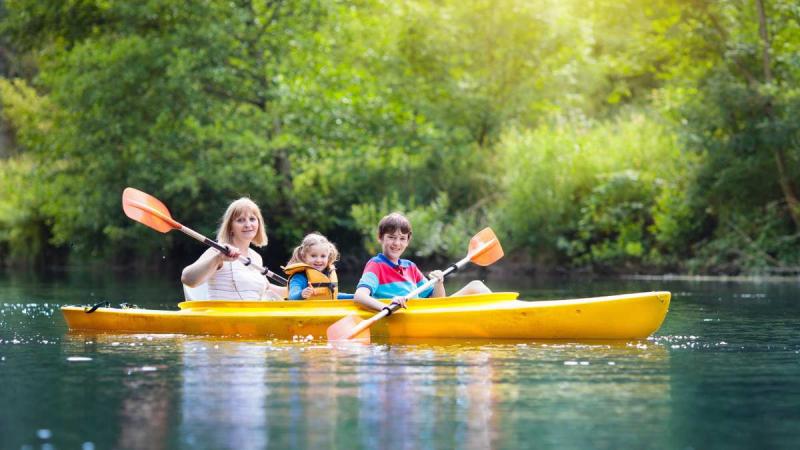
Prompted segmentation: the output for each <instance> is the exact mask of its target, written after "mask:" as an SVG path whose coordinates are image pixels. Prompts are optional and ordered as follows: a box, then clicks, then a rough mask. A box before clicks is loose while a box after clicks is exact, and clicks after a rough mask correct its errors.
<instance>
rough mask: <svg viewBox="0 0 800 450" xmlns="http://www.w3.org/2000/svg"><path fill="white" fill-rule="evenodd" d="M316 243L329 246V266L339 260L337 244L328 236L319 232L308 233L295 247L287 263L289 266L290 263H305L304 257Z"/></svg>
mask: <svg viewBox="0 0 800 450" xmlns="http://www.w3.org/2000/svg"><path fill="white" fill-rule="evenodd" d="M315 245H322V246H327V247H328V250H329V251H330V253H329V254H328V264H327V266H328V267H329V268H332V267H333V263H335V262H336V261H338V260H339V251H338V250H336V246H335V245H333V243H332V242H331V241H329V240H328V238H326V237H325V236H323V235H321V234H319V233H310V234H307V235H306V237H304V238H303V242H301V243H300V245H298V246H297V247H295V248H294V251H293V252H292V257H291V258H289V262H288V263H286V265H287V266H288V265H290V264H296V263H305V261H303V257H304V256H305V254H306V252H307V251H308V249H309V248H311V247H313V246H315Z"/></svg>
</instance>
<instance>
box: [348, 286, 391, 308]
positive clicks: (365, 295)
mask: <svg viewBox="0 0 800 450" xmlns="http://www.w3.org/2000/svg"><path fill="white" fill-rule="evenodd" d="M353 300H355V302H356V303H358V304H360V305H363V306H365V307H367V308H369V309H373V310H375V311H380V310H382V309H383V307H384V306H386V305H385V304H383V303H381V302H379V301H378V300H376V299H374V298H373V297H372V295H370V290H369V288H367V287H363V286H362V287H360V288H358V289H356V292H355V294H353Z"/></svg>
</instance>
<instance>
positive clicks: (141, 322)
mask: <svg viewBox="0 0 800 450" xmlns="http://www.w3.org/2000/svg"><path fill="white" fill-rule="evenodd" d="M517 296H518V294H517V293H514V292H501V293H492V294H480V295H468V296H463V297H457V298H455V297H448V298H442V299H412V300H410V301H409V302H408V309H405V310H402V311H400V312H398V313H395V314H393V315H392V316H391V317H387V318H384V319H382V320H379V321H378V322H376V323H375V324H374V325H373V326H372V327H371V328H370V332H371V335H372V336H373V337H385V338H388V339H391V338H431V339H449V338H458V339H469V338H488V339H585V340H596V339H599V340H604V339H608V340H622V339H641V338H645V337H647V336H649V335H651V334H652V333H654V332H655V331H656V330H658V328H659V327H660V326H661V324H662V322H663V321H664V318H665V316H666V314H667V311H668V308H669V303H670V297H671V294H670V293H669V292H643V293H635V294H624V295H614V296H607V297H594V298H584V299H573V300H552V301H523V300H517ZM179 307H180V310H178V311H161V310H149V309H138V308H132V309H117V308H98V309H97V310H96V311H94V312H92V313H87V312H86V309H85V308H84V307H80V306H65V307H62V308H61V311H62V313H63V315H64V319H65V320H66V323H67V326H68V327H69V329H70V330H74V331H94V332H105V333H153V334H162V333H167V334H194V335H214V336H231V337H247V338H253V337H258V338H278V339H291V338H293V337H298V336H299V337H303V338H306V337H308V336H311V337H312V338H314V339H323V338H324V337H325V335H326V330H327V328H328V327H329V326H331V325H332V324H333V323H334V322H336V321H337V320H339V319H341V318H343V317H345V316H348V315H351V314H356V315H358V316H359V317H361V318H364V319H366V318H369V317H371V316H372V315H374V314H375V312H373V311H366V310H364V309H362V308H360V307H359V306H357V305H356V304H355V303H354V302H351V301H341V300H319V301H284V302H242V301H225V300H206V301H189V302H183V303H181V304H180V305H179Z"/></svg>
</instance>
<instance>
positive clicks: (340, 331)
mask: <svg viewBox="0 0 800 450" xmlns="http://www.w3.org/2000/svg"><path fill="white" fill-rule="evenodd" d="M363 321H364V319H362V318H360V317H358V316H357V315H355V314H351V315H349V316H347V317H343V318H341V319H339V320H337V321H336V323H334V324H333V325H331V326H329V327H328V340H329V341H343V340H348V341H358V342H363V343H365V344H369V342H370V333H369V327H367V328H365V329H364V331H362V332H361V333H358V334H357V335H355V336H353V337H351V338H348V336H350V333H351V332H352V330H353V329H354V328H355V327H356V326H357V325H358V324H360V323H361V322H363Z"/></svg>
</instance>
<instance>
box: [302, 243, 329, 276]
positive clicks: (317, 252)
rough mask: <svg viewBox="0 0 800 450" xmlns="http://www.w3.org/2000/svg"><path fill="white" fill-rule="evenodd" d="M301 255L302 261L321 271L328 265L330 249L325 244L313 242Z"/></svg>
mask: <svg viewBox="0 0 800 450" xmlns="http://www.w3.org/2000/svg"><path fill="white" fill-rule="evenodd" d="M303 256H304V258H303V262H305V263H306V264H308V265H309V266H311V267H313V268H315V269H317V270H319V271H322V270H324V269H325V268H326V267H328V257H329V256H330V249H329V248H328V246H327V245H321V244H315V245H312V246H310V247H308V248H307V249H306V251H305V252H304V253H303Z"/></svg>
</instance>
